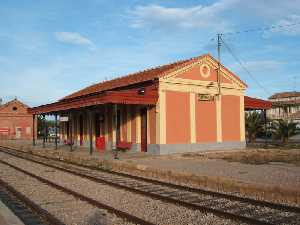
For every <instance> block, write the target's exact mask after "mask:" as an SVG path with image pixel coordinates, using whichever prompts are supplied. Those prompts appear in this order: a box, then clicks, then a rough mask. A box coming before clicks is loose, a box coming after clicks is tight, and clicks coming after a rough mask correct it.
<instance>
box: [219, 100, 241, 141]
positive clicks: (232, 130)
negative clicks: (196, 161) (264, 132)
mask: <svg viewBox="0 0 300 225" xmlns="http://www.w3.org/2000/svg"><path fill="white" fill-rule="evenodd" d="M221 104H222V140H223V141H240V97H239V96H233V95H223V96H222V100H221Z"/></svg>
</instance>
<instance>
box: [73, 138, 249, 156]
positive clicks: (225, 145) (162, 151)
mask: <svg viewBox="0 0 300 225" xmlns="http://www.w3.org/2000/svg"><path fill="white" fill-rule="evenodd" d="M75 146H79V142H78V143H76V142H75ZM82 146H83V147H86V148H89V146H90V142H89V141H84V142H83V145H82ZM114 146H115V142H111V141H108V142H106V145H105V150H112V149H113V147H114ZM93 148H94V149H95V148H96V145H95V142H93ZM245 148H246V142H240V141H236V142H221V143H201V144H200V143H195V144H148V151H147V153H148V154H153V155H166V154H174V153H184V152H199V151H209V150H230V149H245ZM140 151H141V144H139V143H133V144H132V148H131V149H130V150H129V151H128V152H133V153H134V152H140Z"/></svg>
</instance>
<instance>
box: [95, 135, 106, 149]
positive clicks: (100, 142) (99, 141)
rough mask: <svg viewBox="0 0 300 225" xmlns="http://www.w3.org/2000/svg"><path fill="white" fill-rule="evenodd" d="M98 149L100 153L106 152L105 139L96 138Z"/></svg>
mask: <svg viewBox="0 0 300 225" xmlns="http://www.w3.org/2000/svg"><path fill="white" fill-rule="evenodd" d="M96 148H97V149H98V150H100V151H104V150H105V137H97V138H96Z"/></svg>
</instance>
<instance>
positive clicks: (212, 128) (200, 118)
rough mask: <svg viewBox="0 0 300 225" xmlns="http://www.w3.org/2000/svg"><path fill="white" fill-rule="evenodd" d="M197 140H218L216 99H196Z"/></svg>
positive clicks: (201, 141)
mask: <svg viewBox="0 0 300 225" xmlns="http://www.w3.org/2000/svg"><path fill="white" fill-rule="evenodd" d="M195 101H196V103H195V111H196V112H195V115H196V116H195V117H196V142H198V143H203V142H216V141H217V118H216V102H215V101H198V99H197V97H196V99H195Z"/></svg>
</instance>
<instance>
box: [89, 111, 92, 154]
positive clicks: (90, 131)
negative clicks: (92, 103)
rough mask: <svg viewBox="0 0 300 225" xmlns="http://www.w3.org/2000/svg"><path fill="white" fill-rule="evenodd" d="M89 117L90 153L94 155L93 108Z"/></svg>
mask: <svg viewBox="0 0 300 225" xmlns="http://www.w3.org/2000/svg"><path fill="white" fill-rule="evenodd" d="M88 117H89V139H90V155H92V154H93V121H92V117H93V114H92V112H91V110H88Z"/></svg>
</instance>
